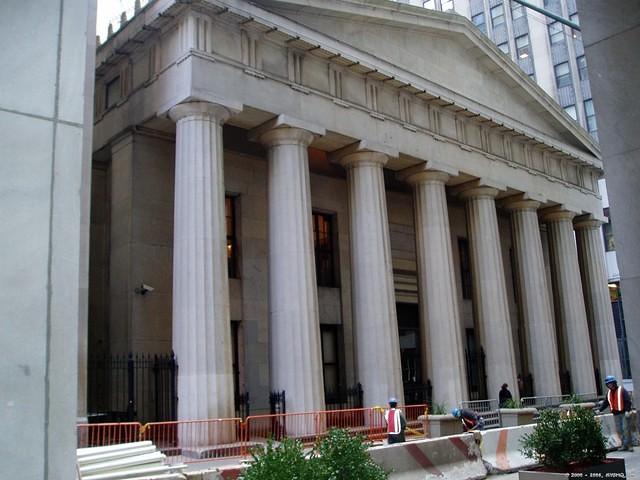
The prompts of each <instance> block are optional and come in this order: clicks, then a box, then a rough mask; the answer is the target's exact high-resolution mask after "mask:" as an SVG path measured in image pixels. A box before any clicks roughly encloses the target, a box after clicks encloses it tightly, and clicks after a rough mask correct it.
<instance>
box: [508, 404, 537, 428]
mask: <svg viewBox="0 0 640 480" xmlns="http://www.w3.org/2000/svg"><path fill="white" fill-rule="evenodd" d="M537 412H538V411H537V410H536V409H535V408H501V409H500V418H501V419H502V426H503V427H519V426H520V425H530V424H532V423H535V422H534V420H533V417H534V416H535V414H536V413H537Z"/></svg>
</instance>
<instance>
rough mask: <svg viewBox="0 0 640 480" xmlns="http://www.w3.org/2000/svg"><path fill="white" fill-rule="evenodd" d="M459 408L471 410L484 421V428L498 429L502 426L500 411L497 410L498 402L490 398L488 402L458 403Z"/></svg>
mask: <svg viewBox="0 0 640 480" xmlns="http://www.w3.org/2000/svg"><path fill="white" fill-rule="evenodd" d="M460 407H461V408H467V409H469V410H473V411H474V412H476V413H477V414H478V415H480V416H481V417H482V418H483V420H484V428H485V429H490V428H500V427H501V426H502V418H501V417H500V409H499V408H498V400H496V399H495V398H491V399H488V400H472V401H469V402H460Z"/></svg>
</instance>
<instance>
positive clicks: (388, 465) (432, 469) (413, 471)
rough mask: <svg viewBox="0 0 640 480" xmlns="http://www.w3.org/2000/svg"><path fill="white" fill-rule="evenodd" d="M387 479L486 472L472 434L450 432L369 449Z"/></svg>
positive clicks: (453, 478) (456, 477)
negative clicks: (445, 434) (453, 433)
mask: <svg viewBox="0 0 640 480" xmlns="http://www.w3.org/2000/svg"><path fill="white" fill-rule="evenodd" d="M369 454H370V455H371V458H372V459H373V461H374V462H376V463H377V464H378V465H380V466H381V467H382V468H383V469H385V470H386V471H390V472H391V475H390V476H389V478H390V479H391V480H428V479H432V478H433V479H436V478H437V479H439V480H443V479H444V480H462V479H465V480H472V479H482V478H485V477H486V476H487V469H486V468H485V466H484V463H483V462H482V457H481V453H480V448H479V447H478V444H477V443H476V440H475V438H474V435H473V434H470V433H469V434H464V435H454V436H450V437H441V438H434V439H427V440H419V441H416V442H407V443H399V444H393V445H384V446H381V447H373V448H370V449H369Z"/></svg>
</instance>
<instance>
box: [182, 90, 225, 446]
mask: <svg viewBox="0 0 640 480" xmlns="http://www.w3.org/2000/svg"><path fill="white" fill-rule="evenodd" d="M232 113H233V110H232V109H230V108H228V107H224V106H222V105H217V104H211V103H205V102H193V103H183V104H179V105H177V106H175V107H173V108H172V109H171V110H170V112H169V114H170V116H171V118H172V119H173V120H175V121H176V122H177V125H176V159H175V207H174V235H173V348H174V350H175V352H176V355H177V358H178V362H179V364H180V375H179V376H178V398H179V399H180V401H179V402H178V419H180V420H190V419H206V418H228V417H233V416H234V399H233V370H232V361H231V325H230V320H229V280H228V273H227V251H226V249H227V246H226V230H225V229H226V224H225V209H224V193H225V190H224V172H223V163H224V162H223V154H222V124H223V123H224V122H225V121H226V119H227V118H228V117H229V116H230V115H231V114H232ZM202 440H203V441H205V440H207V439H204V438H203V439H202Z"/></svg>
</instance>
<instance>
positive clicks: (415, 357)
mask: <svg viewBox="0 0 640 480" xmlns="http://www.w3.org/2000/svg"><path fill="white" fill-rule="evenodd" d="M601 175H602V163H601V160H600V158H599V152H598V148H597V146H596V145H595V144H594V143H593V140H592V139H591V137H590V136H589V135H588V134H587V133H586V132H585V131H584V130H583V129H582V128H581V127H579V126H578V125H577V124H576V123H575V122H574V121H572V119H571V118H570V117H569V116H568V115H566V114H565V113H564V112H563V111H562V109H561V108H560V107H559V106H558V105H557V104H556V103H555V102H554V101H553V100H552V99H551V98H550V97H549V96H547V95H546V94H545V93H544V92H543V91H542V90H541V89H540V88H539V87H538V86H537V85H536V84H535V83H534V82H532V81H531V79H529V77H527V75H526V74H524V73H523V72H522V71H521V70H520V69H519V68H518V67H517V66H516V65H515V64H513V63H512V61H511V60H510V59H509V58H508V57H507V56H505V55H504V54H503V53H502V52H501V51H500V50H499V49H498V48H497V47H496V46H495V45H493V44H492V43H491V42H490V41H489V40H488V39H487V38H485V37H484V36H483V35H482V34H481V33H479V32H478V31H477V30H476V29H475V28H474V27H473V25H472V24H471V23H470V22H469V21H468V20H466V19H465V18H463V17H461V16H457V15H451V14H445V13H441V12H435V11H429V10H424V9H418V8H413V7H408V6H405V5H400V4H397V3H393V2H388V1H383V0H282V1H280V0H262V1H257V0H256V1H253V2H249V1H244V0H192V1H180V0H156V1H153V2H150V3H149V5H147V7H145V8H144V9H143V10H142V11H141V12H139V13H138V15H136V16H135V17H134V18H133V19H132V20H131V21H129V22H128V23H127V24H126V25H125V26H124V27H123V28H122V29H121V30H120V31H119V32H118V33H117V34H115V35H114V36H112V37H111V38H110V39H109V40H108V41H107V42H106V43H105V44H103V45H102V46H101V47H100V48H99V49H98V53H97V62H96V120H95V132H94V160H93V190H92V198H93V204H92V230H91V235H92V243H91V247H92V248H91V252H92V255H91V296H90V326H89V332H90V338H89V343H90V349H91V350H92V351H94V352H100V351H102V352H126V351H145V352H166V351H170V350H174V351H175V352H176V355H177V357H178V361H179V364H180V375H179V417H180V418H205V417H210V418H211V417H230V416H233V414H234V412H233V402H234V391H235V392H236V393H237V392H240V391H249V392H251V396H252V399H253V410H254V411H256V410H260V409H263V408H265V407H266V404H267V398H268V393H269V391H274V390H277V391H281V390H285V391H286V396H287V411H289V412H294V411H310V410H318V409H323V408H324V407H325V398H328V396H330V395H331V394H335V393H338V392H340V391H343V390H344V389H345V387H347V386H350V385H354V384H356V383H357V382H359V383H361V385H362V388H363V391H364V404H365V405H376V404H382V403H384V402H385V401H386V399H387V398H388V397H389V396H391V395H394V396H397V397H399V398H400V399H402V398H403V391H404V390H405V389H408V388H410V387H411V386H412V385H419V384H425V383H427V381H428V382H430V383H431V384H432V386H433V397H434V400H435V401H436V402H439V403H445V404H447V405H449V406H452V405H454V404H457V403H458V402H459V401H460V400H465V399H468V398H470V397H472V396H478V395H481V394H480V393H479V392H480V391H481V389H479V387H478V385H479V384H485V387H486V391H485V392H483V393H484V395H485V396H489V397H493V398H495V396H496V395H497V393H498V391H499V389H500V385H501V384H502V383H505V382H506V383H508V384H509V385H510V386H511V388H512V391H513V392H514V394H516V395H517V388H516V385H517V382H518V380H517V376H518V375H521V376H522V377H523V378H524V377H528V376H529V375H531V378H532V379H533V390H534V393H535V394H536V395H555V394H559V393H560V391H561V375H560V372H567V371H568V372H569V373H570V384H567V385H566V386H565V390H566V391H572V392H576V393H587V392H595V391H596V374H595V372H596V371H599V372H600V375H604V374H605V372H606V374H616V375H619V374H620V365H619V359H618V352H617V346H616V338H615V332H614V327H613V323H612V316H611V307H610V304H609V296H608V290H607V284H606V282H607V279H606V272H605V269H604V263H603V248H602V239H601V233H600V220H601V211H602V209H601V204H600V197H599V194H598V186H597V180H598V178H600V176H601ZM142 284H147V285H150V286H152V287H153V289H154V290H153V291H152V292H149V293H147V294H144V295H143V294H141V293H143V292H142V291H141V289H140V288H139V287H140V285H142ZM480 352H483V353H484V360H483V361H481V357H482V355H481V353H480ZM482 362H483V363H484V366H485V372H486V382H485V381H484V379H483V378H479V377H482V375H479V372H481V371H482V369H481V367H480V365H481V363H482ZM467 370H469V371H467Z"/></svg>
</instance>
